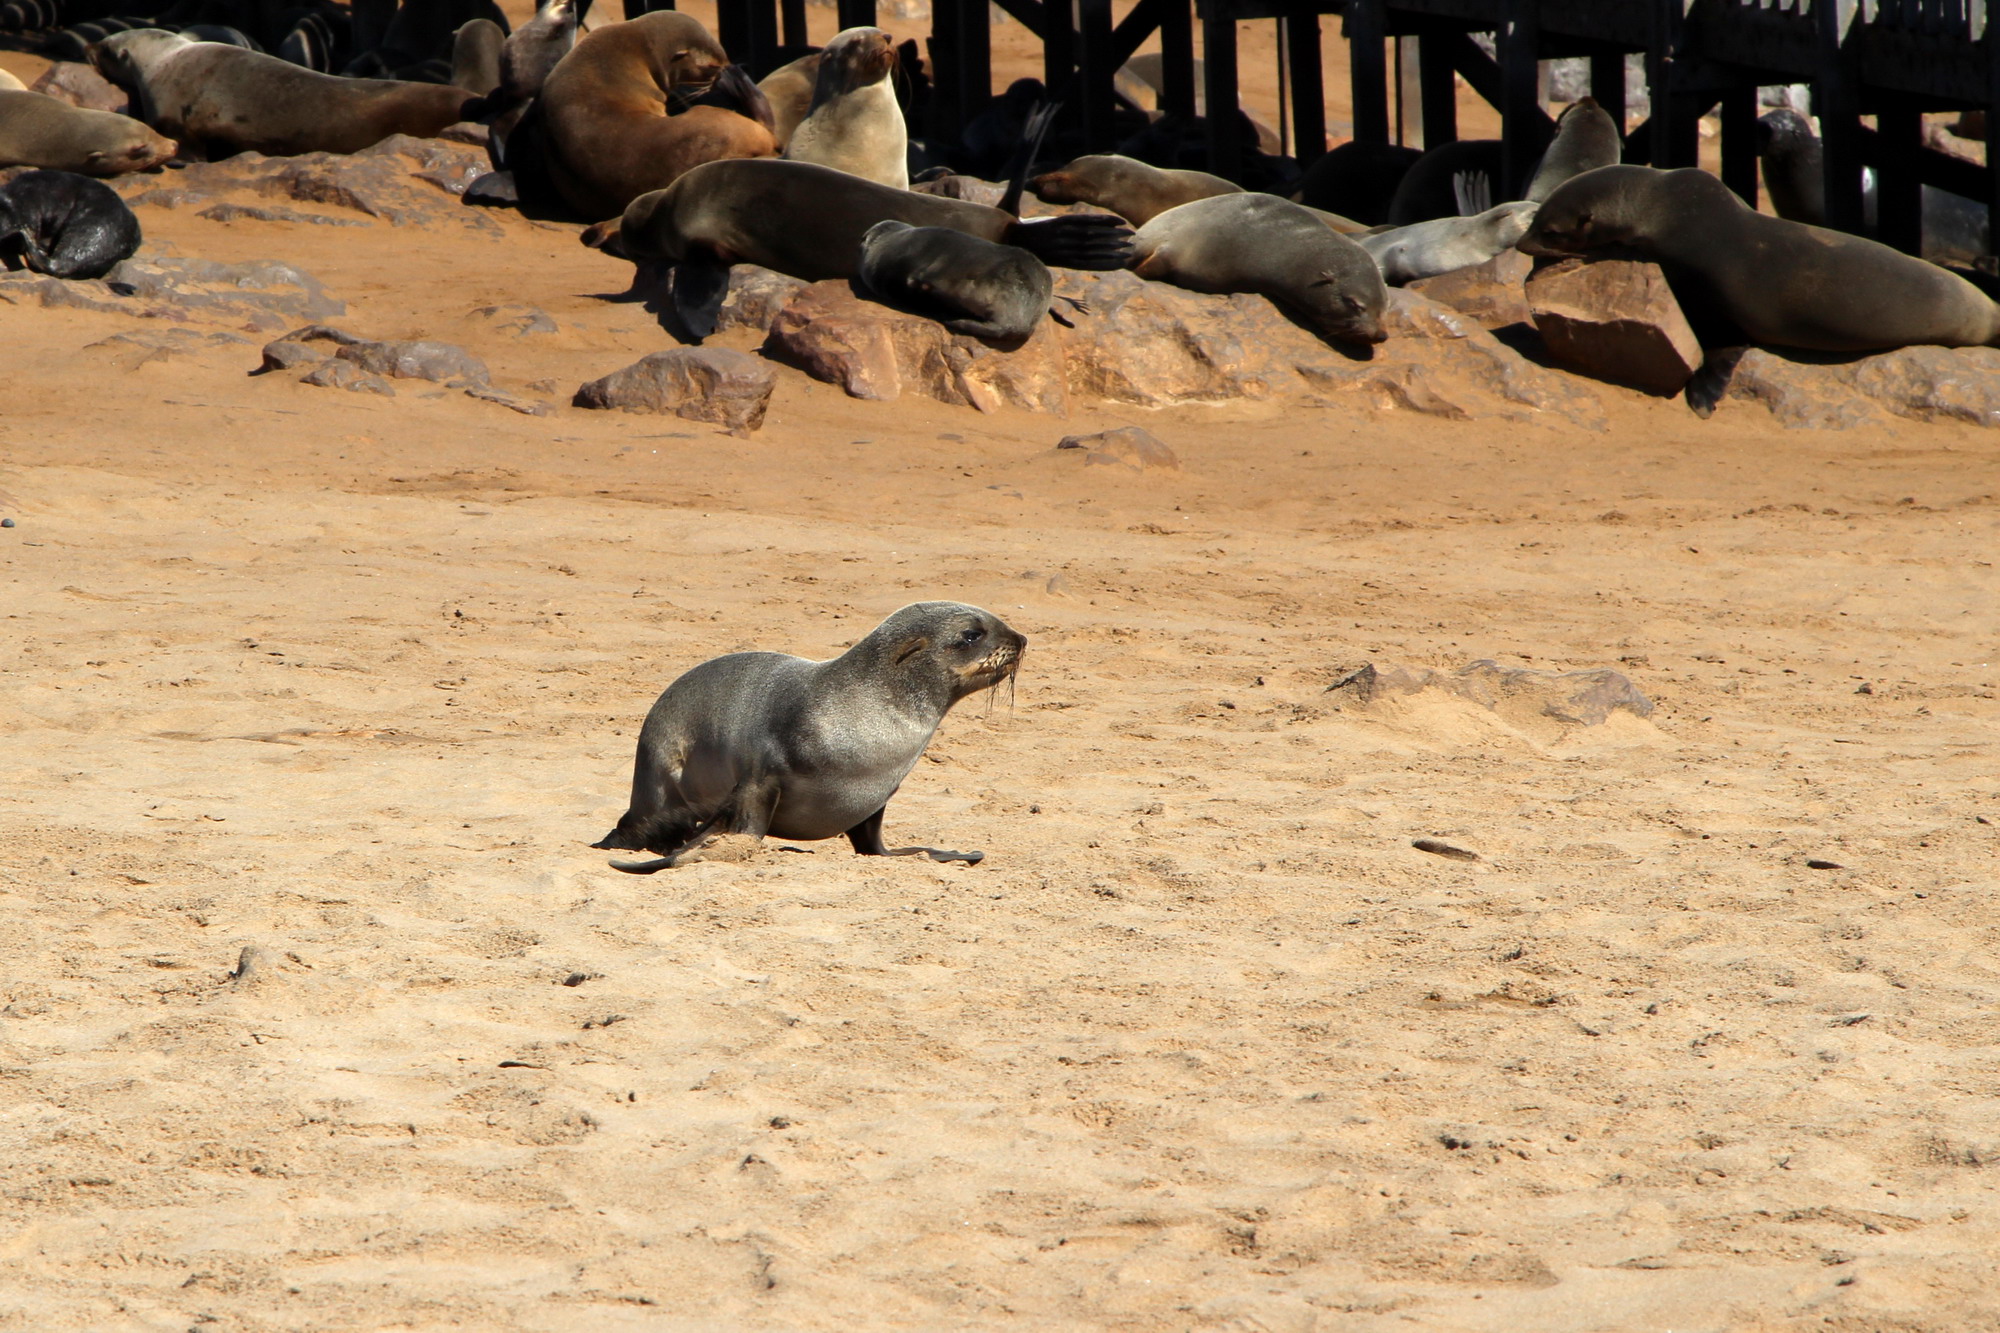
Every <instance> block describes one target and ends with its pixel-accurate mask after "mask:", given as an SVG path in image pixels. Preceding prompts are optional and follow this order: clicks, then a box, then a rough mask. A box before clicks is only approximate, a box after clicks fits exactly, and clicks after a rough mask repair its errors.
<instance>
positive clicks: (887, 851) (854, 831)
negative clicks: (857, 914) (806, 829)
mask: <svg viewBox="0 0 2000 1333" xmlns="http://www.w3.org/2000/svg"><path fill="white" fill-rule="evenodd" d="M888 808H889V807H888V806H886V805H885V806H883V807H882V809H881V810H877V811H876V812H875V813H874V814H872V815H870V816H868V818H866V819H864V820H862V821H861V822H860V823H859V824H856V825H855V826H854V827H853V828H851V829H849V830H847V840H848V841H849V842H850V843H853V844H854V851H855V854H856V855H857V856H928V857H929V858H930V859H931V860H933V861H963V862H965V864H967V865H969V866H976V865H978V864H979V863H980V862H981V861H984V860H985V859H986V853H985V852H948V851H946V850H944V849H943V848H941V847H888V846H885V845H883V842H882V813H883V811H885V810H887V809H888ZM614 864H615V863H614ZM620 869H623V867H620Z"/></svg>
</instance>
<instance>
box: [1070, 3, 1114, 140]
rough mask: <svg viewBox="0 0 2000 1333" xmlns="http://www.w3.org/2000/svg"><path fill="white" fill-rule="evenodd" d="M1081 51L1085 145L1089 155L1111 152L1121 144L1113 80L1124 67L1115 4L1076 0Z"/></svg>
mask: <svg viewBox="0 0 2000 1333" xmlns="http://www.w3.org/2000/svg"><path fill="white" fill-rule="evenodd" d="M1075 14H1076V49H1077V66H1078V67H1077V94H1076V95H1077V102H1078V110H1079V111H1080V112H1081V113H1082V118H1083V142H1084V147H1085V149H1086V150H1087V151H1089V152H1092V153H1102V152H1107V151H1109V150H1110V149H1111V147H1112V146H1113V145H1114V144H1116V143H1117V141H1118V136H1117V134H1116V132H1115V131H1114V130H1113V129H1112V125H1111V112H1112V109H1113V107H1114V105H1115V97H1116V95H1115V94H1114V93H1113V92H1112V76H1113V75H1115V74H1116V73H1117V72H1118V66H1119V64H1120V63H1121V62H1120V61H1119V60H1118V59H1117V53H1116V50H1115V43H1114V41H1113V39H1112V31H1111V0H1075Z"/></svg>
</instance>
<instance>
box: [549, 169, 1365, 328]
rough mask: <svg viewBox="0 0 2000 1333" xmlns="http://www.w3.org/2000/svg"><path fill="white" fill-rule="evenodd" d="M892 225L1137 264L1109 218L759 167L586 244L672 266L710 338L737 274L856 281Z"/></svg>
mask: <svg viewBox="0 0 2000 1333" xmlns="http://www.w3.org/2000/svg"><path fill="white" fill-rule="evenodd" d="M890 219H893V220H895V221H897V222H907V223H909V224H910V225H911V226H915V227H949V228H951V229H952V230H954V231H961V232H964V233H966V234H967V235H969V236H977V237H980V238H982V239H984V240H988V241H996V242H999V243H1001V244H1005V245H1016V246H1019V247H1020V248H1022V249H1023V250H1026V251H1028V252H1029V253H1030V254H1033V255H1035V256H1036V257H1037V258H1039V259H1041V260H1042V261H1043V262H1045V263H1048V264H1053V265H1056V266H1058V267H1062V268H1093V269H1106V268H1121V267H1123V266H1124V263H1125V259H1126V257H1127V254H1128V249H1127V245H1126V240H1127V237H1128V236H1129V233H1128V232H1127V231H1126V229H1125V228H1124V226H1123V225H1122V224H1121V223H1120V221H1119V219H1117V218H1114V217H1112V216H1110V215H1109V214H1104V213H1096V214H1091V213H1081V214H1072V215H1069V216H1066V217H1058V218H1042V219H1038V220H1035V221H1028V222H1024V221H1022V220H1021V219H1020V218H1017V217H1015V216H1014V215H1013V214H1012V213H1009V212H1007V211H1006V210H1004V209H999V208H992V207H989V206H987V205H985V204H974V203H968V202H966V201H964V200H961V199H941V198H938V197H937V196H935V195H928V194H917V193H916V192H914V191H912V190H898V189H894V188H892V187H890V186H887V185H878V184H876V183H875V182H874V181H870V180H863V179H862V178H861V177H859V176H851V175H849V174H848V173H846V172H844V171H835V170H834V169H833V168H831V167H821V166H815V165H813V164H812V163H810V162H787V161H783V160H781V159H757V158H745V159H739V160H735V161H728V162H710V163H708V164H707V165H706V166H700V167H696V168H695V169H694V170H692V171H690V172H688V173H687V174H686V175H684V176H682V177H681V178H680V179H679V180H677V181H675V182H674V183H673V184H672V185H671V186H669V187H668V188H667V189H664V190H655V191H654V192H652V193H651V194H645V195H641V196H640V197H639V198H637V199H635V200H633V201H632V204H631V206H630V207H628V208H627V209H626V210H625V212H624V213H623V214H622V215H621V216H620V217H618V218H616V219H615V220H612V221H609V222H600V223H598V224H597V225H595V226H593V227H588V228H586V229H585V230H584V233H583V243H584V244H585V245H588V246H590V247H592V248H593V249H601V250H604V251H606V252H607V253H610V254H615V255H618V256H620V257H621V258H624V259H629V260H632V261H633V262H634V263H639V264H648V263H651V264H667V265H672V266H673V267H674V304H675V306H676V307H677V308H678V309H679V311H680V314H681V318H682V320H683V321H685V322H686V324H687V327H688V329H689V330H690V331H691V332H693V333H694V334H695V336H697V337H705V336H707V334H708V333H710V332H712V331H713V330H714V327H715V316H716V312H717V311H718V310H719V309H720V308H721V304H722V296H723V293H724V291H726V290H727V288H728V286H729V266H730V265H731V264H757V265H761V266H762V267H764V268H769V269H776V270H777V271H778V272H780V273H785V274H789V275H791V276H792V277H794V278H803V279H805V280H806V281H807V282H819V281H823V280H825V279H828V278H852V277H854V276H856V274H857V273H858V271H859V265H860V259H861V241H862V238H863V237H865V236H866V235H867V234H868V229H869V228H870V227H873V226H874V225H875V224H876V223H878V222H882V221H885V220H890ZM1321 230H1322V231H1324V230H1325V228H1321ZM1331 234H1332V233H1330V232H1329V233H1328V235H1331ZM1336 239H1337V238H1336ZM1363 259H1364V260H1365V259H1366V256H1363ZM1370 271H1371V272H1372V271H1373V266H1372V265H1371V266H1370ZM1378 282H1379V279H1378Z"/></svg>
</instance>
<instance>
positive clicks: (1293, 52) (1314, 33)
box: [1285, 13, 1326, 167]
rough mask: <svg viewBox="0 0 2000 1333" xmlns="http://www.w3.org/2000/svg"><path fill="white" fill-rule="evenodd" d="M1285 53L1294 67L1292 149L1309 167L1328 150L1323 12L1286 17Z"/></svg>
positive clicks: (1302, 165)
mask: <svg viewBox="0 0 2000 1333" xmlns="http://www.w3.org/2000/svg"><path fill="white" fill-rule="evenodd" d="M1285 56H1286V60H1287V62H1288V63H1289V64H1290V66H1291V71H1292V145H1293V146H1292V153H1293V155H1294V156H1295V157H1297V158H1298V160H1299V165H1300V166H1301V167H1309V166H1311V165H1312V164H1313V163H1315V162H1317V161H1318V160H1319V159H1320V157H1321V156H1322V155H1323V154H1324V153H1325V152H1326V72H1325V70H1323V69H1322V68H1321V67H1320V44H1319V15H1318V14H1314V13H1305V14H1292V15H1289V16H1287V17H1286V19H1285Z"/></svg>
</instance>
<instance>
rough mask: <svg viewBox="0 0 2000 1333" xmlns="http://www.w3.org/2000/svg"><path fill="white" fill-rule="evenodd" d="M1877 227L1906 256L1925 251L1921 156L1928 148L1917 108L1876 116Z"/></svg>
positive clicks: (1878, 233) (1886, 111) (1880, 236)
mask: <svg viewBox="0 0 2000 1333" xmlns="http://www.w3.org/2000/svg"><path fill="white" fill-rule="evenodd" d="M1875 139H1876V148H1877V151H1876V155H1875V226H1876V236H1877V239H1879V240H1880V241H1881V242H1882V243H1883V244H1884V245H1893V246H1895V247H1896V248H1897V249H1898V250H1901V251H1903V252H1904V253H1906V254H1913V255H1914V254H1921V253H1923V248H1924V182H1923V177H1922V175H1921V174H1920V164H1919V154H1920V153H1921V152H1922V151H1923V146H1924V117H1923V113H1922V112H1921V111H1919V110H1917V108H1916V107H1915V106H1913V105H1908V104H1905V105H1902V106H1898V107H1894V108H1890V107H1883V108H1881V109H1880V110H1878V111H1876V113H1875Z"/></svg>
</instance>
